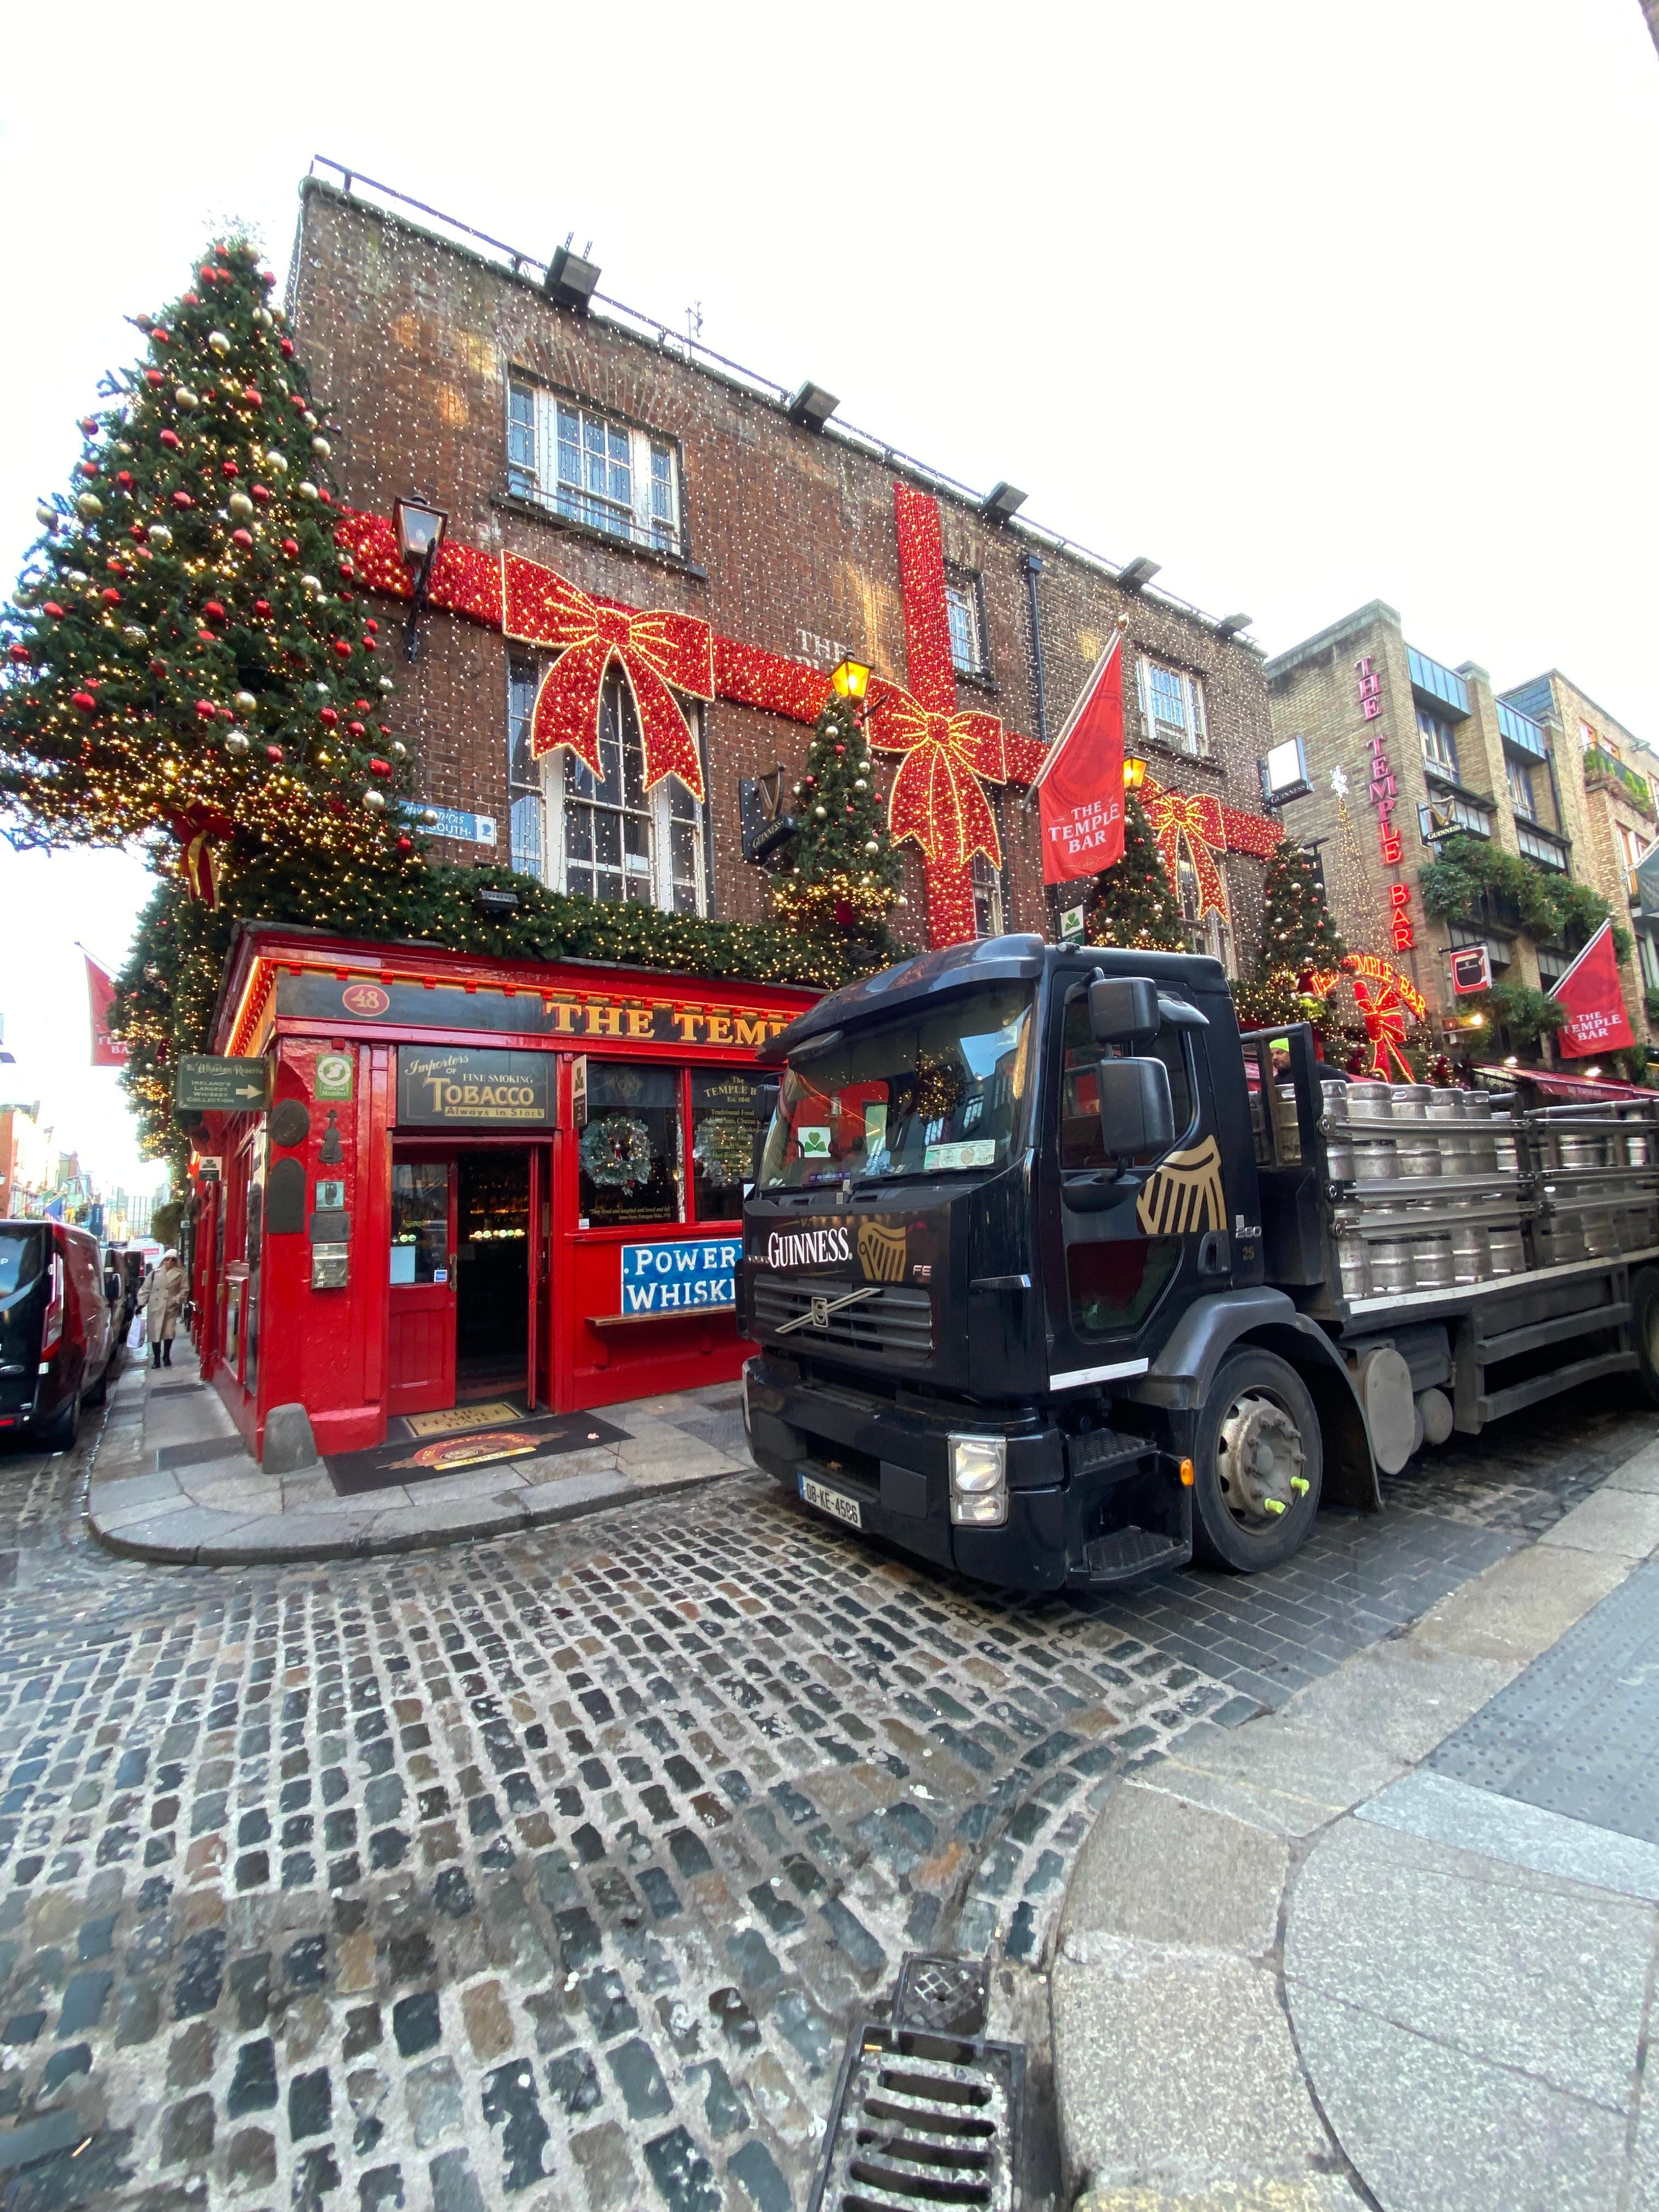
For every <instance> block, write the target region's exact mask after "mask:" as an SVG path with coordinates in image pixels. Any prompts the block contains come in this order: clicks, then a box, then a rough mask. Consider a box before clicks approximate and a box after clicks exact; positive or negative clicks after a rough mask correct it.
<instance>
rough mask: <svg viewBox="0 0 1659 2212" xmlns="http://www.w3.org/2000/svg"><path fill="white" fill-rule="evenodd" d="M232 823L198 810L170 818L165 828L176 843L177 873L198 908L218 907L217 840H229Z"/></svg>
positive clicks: (226, 817)
mask: <svg viewBox="0 0 1659 2212" xmlns="http://www.w3.org/2000/svg"><path fill="white" fill-rule="evenodd" d="M235 826H236V825H235V823H234V822H233V821H232V820H231V818H230V817H229V815H228V814H217V813H215V812H214V811H211V810H210V808H207V807H202V806H198V807H196V808H193V809H192V810H191V811H190V812H189V813H187V814H170V815H168V817H167V828H168V829H171V830H172V832H173V836H175V837H176V838H177V839H178V840H179V846H180V848H181V850H180V852H179V874H180V875H181V876H182V877H183V878H184V879H185V890H187V891H188V892H189V894H190V896H191V898H192V899H193V900H195V902H197V905H198V906H217V905H218V903H219V873H218V868H217V866H216V862H215V860H214V857H213V847H214V842H215V841H216V839H218V838H221V837H228V836H229V835H230V833H231V831H232V830H233V829H234V828H235Z"/></svg>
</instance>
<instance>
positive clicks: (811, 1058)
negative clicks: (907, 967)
mask: <svg viewBox="0 0 1659 2212" xmlns="http://www.w3.org/2000/svg"><path fill="white" fill-rule="evenodd" d="M1030 1062H1031V1000H1030V993H1029V991H1027V990H1026V989H1025V988H1024V987H1023V986H1021V985H1018V984H1009V985H1006V986H1001V987H996V988H993V989H986V990H981V991H975V992H970V993H966V994H963V996H962V997H961V998H954V999H949V1000H945V1003H944V1004H943V1005H941V1006H938V1007H933V1008H928V1009H927V1011H925V1012H917V1013H915V1014H912V1015H911V1016H910V1017H909V1018H908V1019H907V1018H903V1017H902V1016H900V1017H898V1018H894V1019H892V1020H889V1021H884V1022H872V1023H870V1024H867V1025H860V1027H859V1028H857V1029H855V1030H850V1031H848V1032H847V1033H845V1034H842V1035H839V1036H833V1037H831V1038H827V1039H826V1040H825V1041H824V1043H823V1046H822V1047H821V1048H819V1049H818V1050H816V1051H815V1050H814V1049H813V1047H812V1044H811V1042H810V1040H809V1042H807V1043H806V1044H805V1046H804V1047H803V1048H802V1049H801V1052H800V1054H799V1057H796V1056H793V1055H792V1056H791V1059H790V1061H789V1065H788V1068H787V1072H786V1073H785V1075H784V1079H783V1085H782V1088H781V1091H780V1093H779V1097H778V1107H777V1111H776V1113H775V1115H773V1117H772V1126H771V1128H770V1130H769V1132H768V1133H767V1139H766V1153H765V1158H764V1161H763V1165H762V1168H761V1182H762V1183H763V1185H765V1186H767V1187H769V1188H772V1189H779V1188H782V1189H787V1190H799V1189H802V1188H806V1187H807V1186H809V1185H811V1184H813V1183H827V1182H842V1181H843V1180H844V1179H845V1178H847V1177H849V1176H852V1177H864V1176H873V1177H878V1178H884V1177H889V1176H912V1175H944V1174H950V1173H952V1172H954V1171H957V1170H964V1169H975V1170H979V1171H980V1172H981V1173H983V1172H985V1171H986V1170H995V1169H997V1168H1000V1167H1006V1165H1007V1164H1008V1162H1009V1160H1010V1159H1012V1158H1014V1157H1015V1155H1016V1154H1017V1153H1018V1152H1019V1151H1020V1150H1021V1148H1022V1147H1023V1146H1024V1141H1025V1120H1026V1112H1027V1104H1028V1099H1029V1096H1030Z"/></svg>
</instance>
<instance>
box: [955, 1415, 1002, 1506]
mask: <svg viewBox="0 0 1659 2212" xmlns="http://www.w3.org/2000/svg"><path fill="white" fill-rule="evenodd" d="M1007 1518H1008V1446H1007V1443H1006V1440H1005V1439H1004V1438H1003V1437H951V1520H952V1521H954V1522H957V1523H959V1524H961V1525H964V1526H970V1527H974V1528H1000V1527H1001V1526H1002V1524H1003V1522H1005V1521H1006V1519H1007Z"/></svg>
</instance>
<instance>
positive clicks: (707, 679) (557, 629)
mask: <svg viewBox="0 0 1659 2212" xmlns="http://www.w3.org/2000/svg"><path fill="white" fill-rule="evenodd" d="M501 630H502V633H503V635H506V636H507V637H510V638H515V639H517V640H518V641H520V643H522V644H525V645H547V646H554V647H557V648H558V653H559V657H558V659H556V661H555V662H554V664H553V665H552V666H551V667H550V669H549V670H548V671H547V673H546V675H545V676H544V677H543V678H542V682H541V688H540V690H538V692H537V694H536V706H535V711H534V714H532V718H531V724H530V750H531V751H532V753H533V754H535V755H537V756H538V757H539V756H540V755H541V754H543V753H548V752H551V751H552V750H554V748H555V747H556V746H557V745H568V746H569V748H570V750H571V751H572V752H574V754H575V755H576V757H578V759H580V760H582V761H585V762H586V764H587V766H588V767H589V768H590V769H592V772H593V775H595V777H596V778H598V779H599V781H601V782H603V781H604V778H605V769H604V766H603V764H602V763H601V761H600V758H599V716H600V713H601V708H602V703H603V700H604V696H605V677H606V675H607V673H608V672H609V671H610V667H611V662H612V661H613V660H615V661H616V662H617V663H618V665H620V666H621V669H622V671H623V676H624V678H626V679H627V683H628V688H629V690H630V691H631V692H632V693H633V695H634V705H635V709H636V711H637V713H638V714H639V718H640V735H641V740H642V742H643V744H644V748H645V786H646V789H647V791H648V790H650V789H651V788H652V787H653V785H656V784H659V783H660V782H661V781H662V779H663V778H664V776H665V775H677V776H678V778H679V780H680V781H681V782H682V783H683V784H684V786H685V787H686V789H687V790H688V791H689V792H690V793H691V796H692V797H693V798H694V799H702V797H703V779H702V762H701V761H700V760H699V758H698V757H697V741H696V738H695V737H694V736H693V735H692V733H691V727H690V723H689V722H688V721H687V720H686V719H685V714H684V709H683V708H682V707H681V706H680V703H679V702H678V700H677V699H676V698H675V696H674V690H680V691H685V692H689V693H690V695H691V696H693V697H694V698H697V699H712V698H713V697H714V634H713V632H712V631H711V630H710V629H709V627H708V623H705V622H699V621H697V620H696V617H695V616H692V615H677V614H671V613H668V612H665V611H657V612H654V613H649V614H633V613H630V612H629V610H628V609H627V608H626V607H619V606H617V605H613V604H612V603H611V602H610V601H608V600H605V599H590V598H589V596H588V594H587V593H586V592H584V591H583V590H581V588H580V586H578V585H575V584H573V583H571V582H569V581H568V580H567V579H566V578H565V577H563V576H561V575H559V574H557V573H556V571H555V570H554V569H551V568H542V567H541V566H540V564H539V563H538V562H534V561H526V560H522V559H521V558H520V556H519V555H518V554H516V553H503V554H502V556H501ZM670 685H672V686H673V687H674V690H670V688H669V687H670Z"/></svg>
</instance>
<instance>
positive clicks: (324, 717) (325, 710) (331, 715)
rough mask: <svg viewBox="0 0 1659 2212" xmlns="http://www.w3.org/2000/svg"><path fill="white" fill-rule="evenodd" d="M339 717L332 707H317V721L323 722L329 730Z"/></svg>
mask: <svg viewBox="0 0 1659 2212" xmlns="http://www.w3.org/2000/svg"><path fill="white" fill-rule="evenodd" d="M339 719H340V718H339V716H338V715H337V714H336V713H335V711H334V709H333V708H332V707H319V708H318V709H317V720H319V722H325V723H326V724H327V725H328V726H329V728H330V729H332V728H333V727H334V725H335V724H336V723H337V721H338V720H339Z"/></svg>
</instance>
